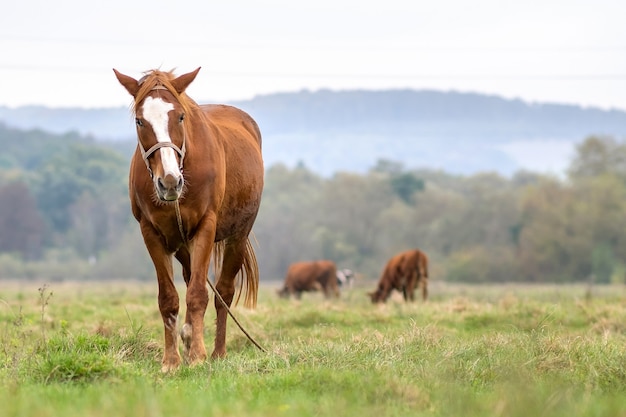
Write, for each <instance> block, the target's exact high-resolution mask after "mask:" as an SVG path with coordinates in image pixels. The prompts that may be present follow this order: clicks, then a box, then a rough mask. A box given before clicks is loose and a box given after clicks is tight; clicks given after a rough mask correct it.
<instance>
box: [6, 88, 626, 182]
mask: <svg viewBox="0 0 626 417" xmlns="http://www.w3.org/2000/svg"><path fill="white" fill-rule="evenodd" d="M198 101H199V102H203V101H201V100H198ZM228 104H232V105H235V106H238V107H240V108H242V109H244V110H246V111H247V112H249V113H250V114H251V115H252V116H253V117H254V118H255V119H256V120H257V121H258V123H259V125H260V126H261V130H262V132H263V135H264V154H265V160H266V165H268V166H269V165H271V164H273V163H276V162H283V163H286V164H288V165H294V164H297V163H304V164H305V165H306V166H308V167H309V168H311V169H313V170H314V171H317V172H319V173H322V174H326V175H328V174H331V173H333V172H336V171H338V170H351V171H358V172H363V171H366V170H367V169H369V168H371V167H372V166H373V165H374V164H375V163H376V161H377V160H378V159H381V158H385V159H391V160H395V161H399V162H402V163H404V164H405V166H406V167H407V168H424V167H425V168H434V169H442V170H445V171H448V172H453V173H464V174H468V173H474V172H477V171H486V170H487V171H498V172H501V173H503V174H510V173H512V172H514V171H516V170H518V169H520V168H525V169H530V170H538V171H553V172H558V171H560V170H562V169H563V168H564V167H565V166H566V165H567V164H568V162H569V158H570V157H571V155H572V152H573V149H574V145H575V144H576V143H579V142H580V141H582V140H583V139H584V138H585V137H587V136H589V135H592V134H597V135H612V136H615V137H617V138H619V139H621V138H623V137H625V136H626V112H623V111H618V110H602V109H597V108H583V107H579V106H572V105H562V104H548V103H528V102H524V101H521V100H508V99H504V98H501V97H497V96H489V95H482V94H473V93H458V92H440V91H428V90H420V91H415V90H388V91H358V90H357V91H328V90H321V91H317V92H309V91H301V92H297V93H277V94H269V95H263V96H258V97H255V98H254V99H252V100H248V101H241V102H233V103H228ZM0 121H2V122H4V123H5V124H7V125H8V126H12V127H17V128H21V129H31V128H40V129H43V130H46V131H50V132H53V133H64V132H68V131H76V132H78V133H80V134H83V135H88V136H93V137H94V138H96V139H98V140H107V141H108V140H125V141H134V140H135V139H134V128H133V123H132V119H131V115H130V113H129V110H128V108H126V107H118V108H101V109H81V108H63V109H55V108H46V107H38V106H27V107H19V108H15V109H13V108H7V107H0ZM127 148H128V149H130V147H127Z"/></svg>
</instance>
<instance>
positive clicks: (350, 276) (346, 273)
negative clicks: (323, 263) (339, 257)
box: [337, 268, 354, 288]
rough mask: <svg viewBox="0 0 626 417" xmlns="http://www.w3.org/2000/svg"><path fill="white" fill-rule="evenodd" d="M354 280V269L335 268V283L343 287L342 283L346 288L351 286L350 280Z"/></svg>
mask: <svg viewBox="0 0 626 417" xmlns="http://www.w3.org/2000/svg"><path fill="white" fill-rule="evenodd" d="M353 280H354V271H353V270H351V269H348V268H343V269H338V270H337V285H339V286H340V287H343V286H344V285H345V286H347V287H348V288H352V282H353Z"/></svg>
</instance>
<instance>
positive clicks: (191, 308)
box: [180, 225, 215, 365]
mask: <svg viewBox="0 0 626 417" xmlns="http://www.w3.org/2000/svg"><path fill="white" fill-rule="evenodd" d="M214 239H215V227H214V226H213V227H210V226H209V227H206V225H205V227H204V228H202V229H199V230H198V232H197V233H196V236H195V237H194V240H193V241H192V242H191V246H190V250H191V255H190V261H191V273H190V276H189V279H187V278H186V279H185V281H186V282H187V293H186V301H187V312H186V314H185V324H184V325H183V327H182V328H181V329H180V337H181V339H182V340H183V345H184V358H185V362H186V363H188V364H189V365H196V364H199V363H201V362H203V361H204V360H205V359H206V358H207V354H206V347H205V346H204V314H205V313H206V308H207V305H208V303H209V291H208V288H207V279H208V273H209V263H210V261H211V252H212V250H213V240H214ZM181 256H184V253H183V254H181ZM183 273H184V272H183Z"/></svg>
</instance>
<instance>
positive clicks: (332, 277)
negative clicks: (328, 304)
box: [278, 260, 339, 299]
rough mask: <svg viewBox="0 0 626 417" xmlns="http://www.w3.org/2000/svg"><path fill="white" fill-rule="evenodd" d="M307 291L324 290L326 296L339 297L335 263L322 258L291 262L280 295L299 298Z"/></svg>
mask: <svg viewBox="0 0 626 417" xmlns="http://www.w3.org/2000/svg"><path fill="white" fill-rule="evenodd" d="M305 291H311V292H312V291H322V292H323V293H324V296H325V297H326V298H330V297H339V287H338V285H337V267H336V266H335V263H334V262H333V261H326V260H322V261H312V262H296V263H293V264H291V265H290V266H289V269H287V276H286V277H285V284H284V286H283V288H282V289H281V290H279V291H278V295H279V296H281V297H285V298H287V297H289V296H290V295H293V296H294V297H296V298H298V299H299V298H300V297H301V296H302V293H303V292H305Z"/></svg>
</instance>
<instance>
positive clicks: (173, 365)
mask: <svg viewBox="0 0 626 417" xmlns="http://www.w3.org/2000/svg"><path fill="white" fill-rule="evenodd" d="M179 367H180V358H178V359H177V360H176V359H173V360H167V361H166V360H163V363H162V365H161V372H163V373H164V374H168V373H170V372H174V371H176V370H178V368H179Z"/></svg>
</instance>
